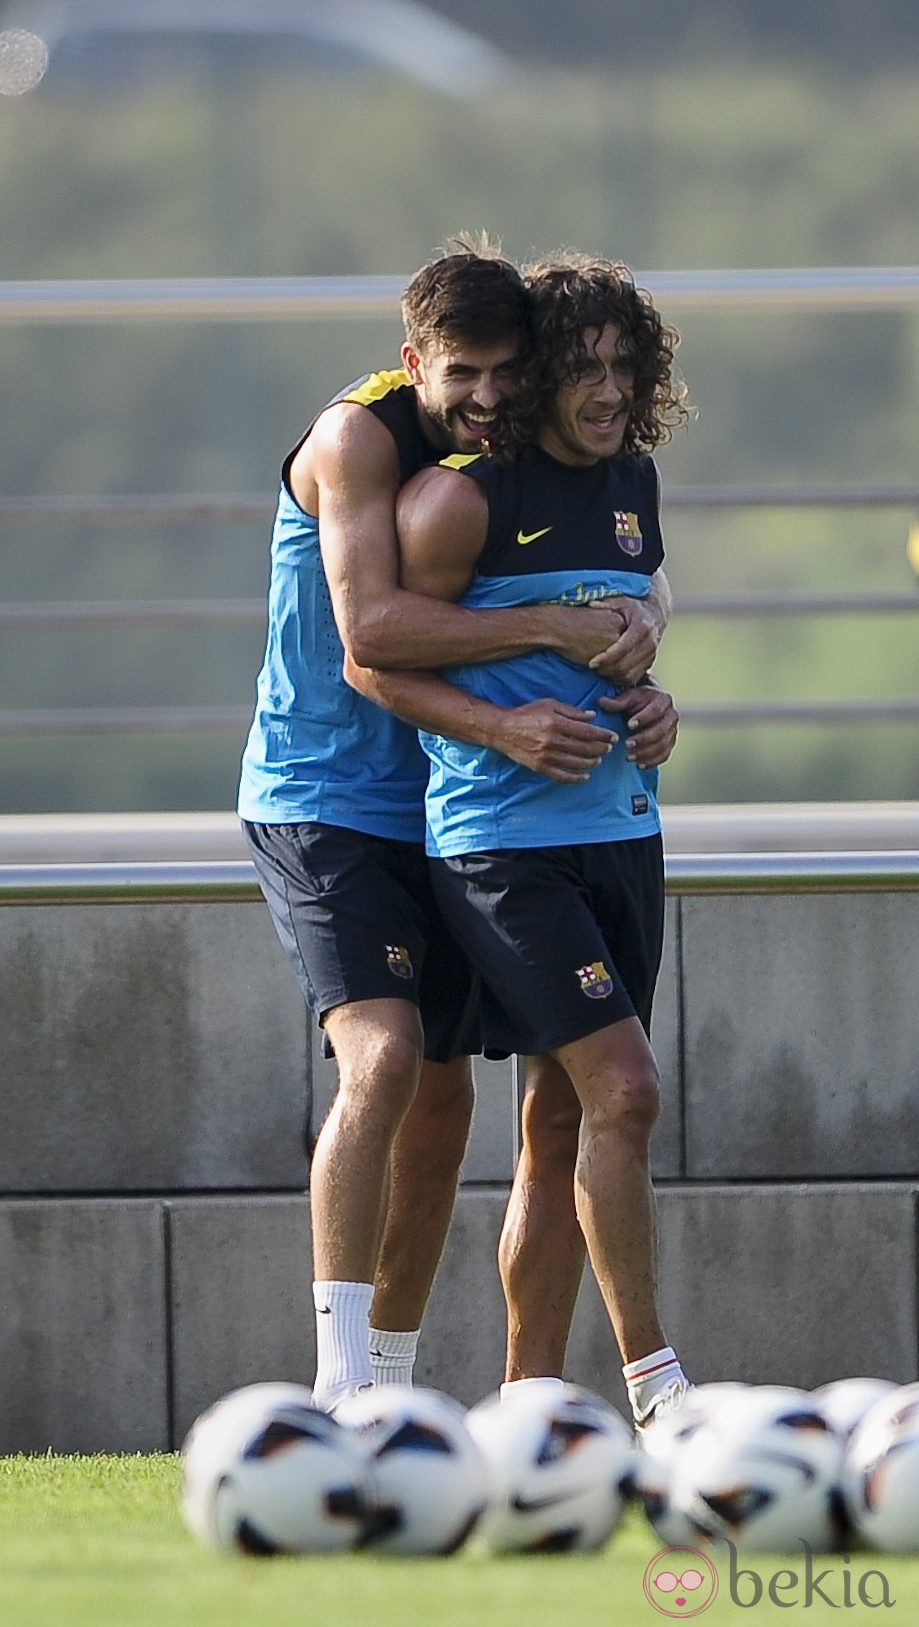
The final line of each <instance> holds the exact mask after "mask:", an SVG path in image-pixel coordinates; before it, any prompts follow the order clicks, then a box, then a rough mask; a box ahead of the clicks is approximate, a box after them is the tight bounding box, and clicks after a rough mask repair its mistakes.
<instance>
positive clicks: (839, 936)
mask: <svg viewBox="0 0 919 1627" xmlns="http://www.w3.org/2000/svg"><path fill="white" fill-rule="evenodd" d="M917 942H919V894H917V893H908V894H907V893H904V894H834V895H827V896H819V897H800V896H797V897H796V896H788V895H779V894H770V895H762V896H750V897H731V898H705V897H691V898H689V897H687V898H676V897H671V898H670V899H669V900H668V919H667V945H666V953H665V962H664V968H663V972H662V978H661V984H660V993H659V999H658V1003H657V1010H656V1016H655V1026H654V1035H653V1037H654V1043H655V1048H656V1050H657V1053H658V1057H659V1059H660V1062H661V1069H662V1076H663V1086H664V1099H665V1110H664V1114H663V1117H662V1121H661V1126H660V1129H659V1131H658V1134H657V1138H656V1144H655V1156H654V1168H655V1175H656V1179H657V1184H658V1194H659V1206H660V1220H661V1270H662V1294H663V1303H664V1310H665V1315H666V1320H667V1326H668V1330H669V1333H670V1336H671V1337H672V1338H673V1340H674V1342H676V1343H677V1344H678V1345H679V1348H680V1350H681V1353H682V1354H683V1355H684V1358H685V1362H686V1365H687V1367H688V1369H689V1371H690V1372H691V1373H692V1375H693V1376H694V1377H696V1378H697V1379H700V1380H701V1379H709V1378H716V1377H736V1378H743V1379H748V1380H763V1381H765V1380H782V1381H784V1382H790V1383H802V1384H815V1383H818V1382H821V1381H824V1380H827V1379H830V1378H834V1377H842V1376H845V1375H847V1374H851V1373H857V1372H871V1373H875V1374H879V1375H882V1376H889V1377H893V1378H896V1379H900V1380H906V1379H910V1378H912V1377H914V1376H915V1375H916V1362H917V1344H919V1324H917V1306H916V1284H917V1282H919V1242H917V1204H916V1194H917V1191H919V1136H917V1116H916V1108H915V1105H914V1104H915V1103H916V1102H917V1100H919V1088H917V1087H919V1001H917V999H916V997H915V989H916V978H915V964H914V954H915V948H914V946H915V945H916V943H917ZM0 1034H2V1043H0V1371H2V1372H3V1373H4V1384H3V1386H2V1387H0V1451H4V1452H9V1451H17V1450H29V1451H32V1450H44V1449H45V1448H47V1447H52V1448H54V1449H56V1450H59V1451H88V1450H152V1449H156V1448H165V1447H167V1446H170V1445H173V1444H176V1443H178V1442H179V1441H180V1440H181V1438H182V1436H183V1434H184V1432H185V1430H186V1429H187V1428H188V1425H189V1424H190V1423H191V1421H192V1419H193V1417H194V1416H195V1415H196V1413H197V1412H198V1411H200V1410H201V1408H202V1407H203V1406H205V1405H206V1404H208V1403H209V1402H210V1401H212V1400H213V1399H215V1398H216V1397H217V1396H218V1395H220V1394H222V1393H224V1392H225V1391H226V1390H227V1389H230V1388H232V1387H233V1386H235V1385H237V1384H241V1383H246V1382H249V1381H252V1380H255V1379H261V1378H270V1377H290V1378H297V1379H300V1380H303V1381H306V1382H309V1380H310V1379H311V1376H312V1368H313V1359H314V1352H313V1332H312V1315H311V1312H310V1295H309V1279H310V1257H309V1228H308V1214H307V1203H306V1199H305V1196H304V1190H303V1189H304V1183H305V1166H304V1159H303V1155H302V1150H301V1148H302V1138H303V1133H304V1129H305V1128H306V1127H307V1126H309V1127H311V1128H312V1129H315V1128H316V1127H317V1126H318V1124H319V1122H321V1118H322V1115H323V1113H324V1112H325V1110H326V1106H327V1103H328V1100H329V1099H330V1094H331V1091H332V1089H333V1088H334V1068H333V1066H332V1065H331V1064H329V1063H327V1062H323V1061H322V1060H321V1058H320V1057H319V1055H318V1051H317V1047H316V1044H315V1040H314V1039H313V1038H312V1037H311V1033H310V1025H309V1024H308V1022H307V1020H306V1017H305V1013H304V1011H303V1008H302V1005H301V1001H300V996H299V993H298V992H297V990H296V987H295V985H294V983H293V979H292V977H291V975H290V973H289V970H288V967H287V963H286V961H285V960H284V957H283V955H282V954H281V951H280V949H279V948H278V946H277V944H276V942H275V939H274V936H273V933H272V930H271V927H270V924H269V922H268V919H267V915H266V912H265V911H264V909H263V908H262V907H261V906H259V905H257V904H197V905H187V906H179V905H135V904H123V905H80V906H53V905H48V906H40V907H31V908H29V907H19V906H10V907H6V908H3V909H0ZM477 1084H478V1092H479V1094H478V1106H477V1111H476V1120H475V1127H474V1132H473V1137H472V1140H471V1143H470V1149H469V1153H468V1155H467V1159H466V1164H465V1166H464V1172H463V1174H464V1184H463V1188H462V1192H461V1197H460V1202H459V1206H458V1211H457V1216H456V1221H455V1224H454V1228H453V1232H452V1235H451V1238H450V1241H449V1244H448V1249H447V1254H446V1257H445V1259H444V1262H443V1265H442V1269H441V1273H440V1276H439V1278H438V1281H437V1284H436V1285H435V1290H434V1295H433V1299H432V1303H431V1306H430V1310H429V1314H428V1317H427V1319H426V1323H425V1330H424V1337H423V1340H422V1346H421V1352H420V1357H419V1363H418V1369H417V1375H418V1379H419V1381H420V1382H428V1383H433V1384H437V1385H439V1386H441V1387H442V1388H445V1389H447V1390H450V1391H452V1392H453V1393H454V1394H456V1395H457V1396H459V1397H460V1399H462V1400H464V1401H468V1402H472V1401H474V1400H477V1399H479V1398H480V1397H481V1396H482V1395H484V1394H485V1393H487V1392H488V1391H489V1390H491V1389H492V1388H494V1386H495V1385H496V1384H497V1382H498V1381H499V1379H500V1377H501V1357H502V1347H503V1302H502V1299H501V1292H500V1286H499V1283H498V1278H497V1271H496V1268H495V1263H494V1255H495V1244H496V1240H497V1235H498V1231H499V1228H500V1222H501V1216H502V1213H503V1209H504V1203H505V1199H506V1192H507V1186H508V1183H509V1180H510V1176H511V1171H512V1168H513V1161H514V1156H515V1114H516V1100H517V1091H518V1082H517V1081H516V1080H515V1077H514V1069H513V1067H512V1065H511V1064H503V1065H500V1066H499V1065H489V1064H481V1063H480V1064H478V1065H477ZM568 1371H569V1376H571V1377H572V1378H576V1379H578V1380H580V1381H581V1382H585V1383H588V1384H590V1385H591V1386H592V1387H594V1388H597V1389H599V1390H601V1391H603V1392H604V1393H606V1394H608V1395H610V1396H611V1397H612V1398H613V1399H615V1400H621V1388H620V1385H619V1377H618V1360H617V1357H616V1352H615V1348H614V1345H613V1341H612V1338H611V1335H610V1333H609V1329H608V1324H607V1322H606V1319H605V1317H604V1315H603V1312H602V1307H601V1306H600V1302H599V1296H598V1295H597V1292H596V1288H595V1286H594V1284H593V1283H592V1281H585V1284H584V1288H583V1291H582V1295H581V1299H580V1302H579V1306H578V1313H577V1318H576V1323H575V1328H574V1332H573V1335H572V1340H571V1347H570V1354H569V1369H568Z"/></svg>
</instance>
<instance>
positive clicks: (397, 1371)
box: [370, 1328, 421, 1384]
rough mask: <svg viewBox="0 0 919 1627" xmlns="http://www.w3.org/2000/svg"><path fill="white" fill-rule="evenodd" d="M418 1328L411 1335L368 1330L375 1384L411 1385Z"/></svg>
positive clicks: (378, 1329) (375, 1329)
mask: <svg viewBox="0 0 919 1627" xmlns="http://www.w3.org/2000/svg"><path fill="white" fill-rule="evenodd" d="M420 1332H421V1329H420V1328H416V1329H415V1330H414V1332H413V1333H395V1332H391V1331H388V1330H385V1329H383V1328H371V1329H370V1366H371V1368H372V1370H373V1381H374V1383H375V1384H411V1382H412V1372H413V1370H414V1367H415V1356H416V1354H417V1351H418V1335H419V1333H420Z"/></svg>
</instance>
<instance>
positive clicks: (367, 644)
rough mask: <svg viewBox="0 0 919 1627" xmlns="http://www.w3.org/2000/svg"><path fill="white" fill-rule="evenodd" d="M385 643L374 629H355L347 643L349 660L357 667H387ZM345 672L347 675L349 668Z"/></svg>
mask: <svg viewBox="0 0 919 1627" xmlns="http://www.w3.org/2000/svg"><path fill="white" fill-rule="evenodd" d="M384 642H385V641H384V640H383V639H381V638H380V637H379V636H378V635H377V633H376V631H375V629H374V628H373V627H360V628H353V629H352V631H351V636H350V637H349V638H348V639H347V641H346V643H345V650H346V653H347V657H348V660H349V661H350V662H351V663H352V665H353V666H355V667H382V666H384V665H385V649H384ZM345 671H346V673H347V667H346V669H345ZM348 682H349V683H350V682H351V679H350V678H349V679H348ZM355 687H357V686H355Z"/></svg>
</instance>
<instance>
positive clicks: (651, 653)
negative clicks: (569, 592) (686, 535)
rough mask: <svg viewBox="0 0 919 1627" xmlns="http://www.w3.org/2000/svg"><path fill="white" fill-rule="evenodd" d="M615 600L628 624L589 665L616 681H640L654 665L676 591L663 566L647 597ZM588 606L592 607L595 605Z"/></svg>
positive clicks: (624, 597) (621, 682) (625, 682)
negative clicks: (673, 592) (672, 590)
mask: <svg viewBox="0 0 919 1627" xmlns="http://www.w3.org/2000/svg"><path fill="white" fill-rule="evenodd" d="M601 602H602V601H601ZM612 602H613V603H614V604H615V605H616V607H617V609H618V610H619V611H620V613H621V615H622V617H623V620H624V622H625V626H624V628H623V630H622V632H621V633H620V635H619V637H618V639H616V641H615V642H614V643H613V644H611V645H610V648H609V649H608V650H605V651H604V652H603V654H601V655H597V656H595V657H594V659H593V660H592V661H591V662H590V665H591V666H592V667H593V668H594V670H595V671H596V672H600V673H602V675H603V677H604V678H610V679H611V680H612V681H613V682H614V683H618V684H637V683H638V682H639V681H640V680H641V679H642V678H643V677H644V676H645V673H646V672H647V671H648V670H649V668H650V667H652V666H653V665H654V661H655V658H656V656H657V652H658V649H659V647H660V642H661V639H662V638H663V636H664V633H665V632H666V630H667V624H668V622H669V620H670V616H671V613H672V610H673V594H672V593H671V591H670V583H669V582H668V580H667V578H666V576H665V575H664V571H663V568H661V569H659V570H656V571H655V572H654V575H653V576H652V578H651V591H650V593H649V594H648V597H647V598H646V599H629V598H628V597H626V595H623V596H622V597H621V598H618V599H615V600H613V601H612ZM588 608H589V609H590V610H592V609H593V606H592V605H591V606H589V607H588Z"/></svg>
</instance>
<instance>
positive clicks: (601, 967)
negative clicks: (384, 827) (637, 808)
mask: <svg viewBox="0 0 919 1627" xmlns="http://www.w3.org/2000/svg"><path fill="white" fill-rule="evenodd" d="M430 863H431V873H432V876H433V878H434V889H435V892H436V893H437V897H438V901H439V903H440V906H441V910H442V911H443V914H444V916H445V918H446V919H447V921H448V922H449V924H450V926H451V927H452V929H453V932H454V934H455V936H456V938H457V940H458V941H459V943H461V944H462V946H463V948H464V949H465V951H466V953H467V955H468V956H469V958H470V960H471V961H472V962H473V963H474V965H475V966H476V967H477V968H478V970H479V972H480V973H481V975H482V984H483V990H482V992H483V1006H484V1017H485V1050H486V1054H487V1055H502V1054H504V1055H506V1054H509V1053H511V1052H514V1051H517V1052H519V1053H521V1054H522V1055H526V1056H534V1055H537V1054H538V1053H540V1052H542V1051H551V1050H555V1049H556V1048H557V1047H558V1046H560V1045H567V1044H570V1043H571V1042H572V1041H573V1040H578V1039H583V1038H584V1037H585V1036H586V1035H587V1034H593V1033H596V1032H597V1031H598V1030H599V1029H601V1028H606V1027H608V1026H609V1025H610V1024H612V1023H616V1022H620V1021H621V1020H622V1018H624V1017H631V1016H637V1017H638V1019H639V1021H640V1022H641V1024H642V1027H643V1028H644V1030H645V1032H646V1033H647V1032H648V1030H649V1028H650V1023H651V1005H652V1001H653V998H654V987H655V984H656V982H657V974H658V971H659V969H660V960H661V950H662V947H663V938H664V858H663V847H662V843H661V838H660V836H646V837H641V838H638V839H635V840H629V841H622V842H592V843H590V844H585V845H584V846H581V847H537V848H508V849H504V850H499V851H493V852H488V853H463V854H459V855H456V856H455V857H453V858H448V859H432V860H431V861H430Z"/></svg>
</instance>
